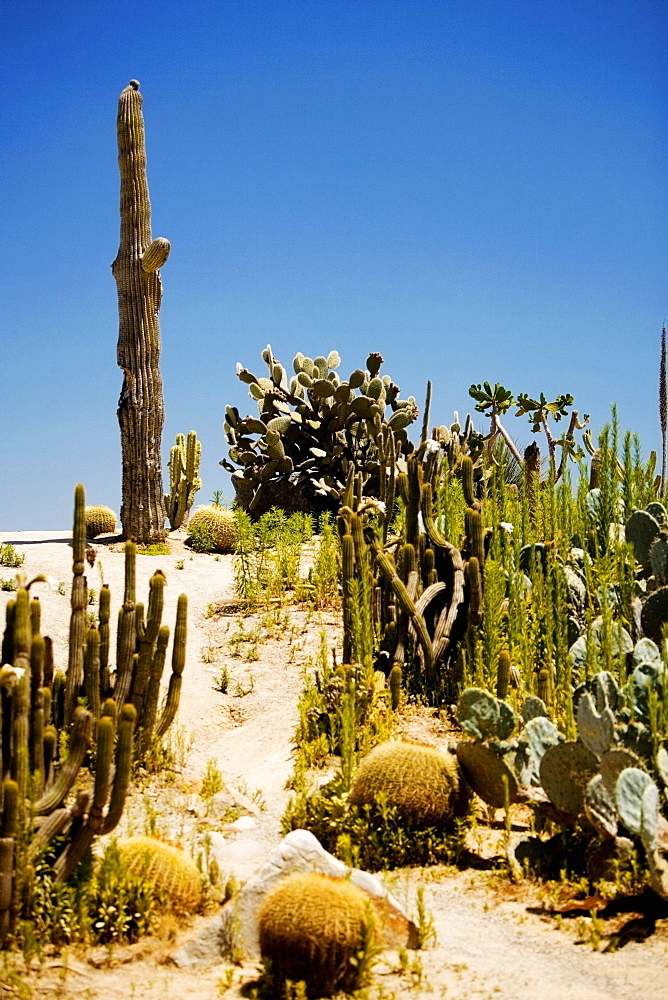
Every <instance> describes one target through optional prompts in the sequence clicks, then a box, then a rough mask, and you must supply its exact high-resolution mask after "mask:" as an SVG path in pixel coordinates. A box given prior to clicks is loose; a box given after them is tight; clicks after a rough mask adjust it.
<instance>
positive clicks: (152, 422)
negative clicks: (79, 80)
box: [112, 80, 169, 543]
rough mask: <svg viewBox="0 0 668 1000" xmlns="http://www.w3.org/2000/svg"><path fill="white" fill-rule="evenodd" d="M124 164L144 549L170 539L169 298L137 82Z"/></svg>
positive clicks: (126, 468) (124, 329) (130, 528)
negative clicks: (165, 346)
mask: <svg viewBox="0 0 668 1000" xmlns="http://www.w3.org/2000/svg"><path fill="white" fill-rule="evenodd" d="M117 132H118V164H119V169H120V176H121V206H120V207H121V235H120V246H119V249H118V254H117V256H116V260H115V261H114V263H113V264H112V273H113V275H114V278H115V280H116V285H117V288H118V313H119V330H118V364H119V366H120V368H121V369H122V371H123V388H122V390H121V396H120V399H119V403H118V421H119V425H120V431H121V447H122V461H123V479H122V503H121V524H122V528H123V536H124V537H125V538H131V539H134V540H135V541H138V542H142V543H150V542H161V541H163V540H164V538H165V527H164V523H165V505H164V497H163V487H162V462H161V457H160V442H161V437H162V428H163V423H164V402H163V393H162V377H161V374H160V326H159V323H158V313H159V311H160V300H161V298H162V284H161V282H160V272H159V270H158V268H159V266H160V265H161V264H163V263H164V262H165V260H166V259H167V254H168V253H169V243H168V242H167V240H164V239H158V240H155V241H153V240H152V237H151V204H150V201H149V193H148V182H147V179H146V145H145V138H144V119H143V115H142V96H141V94H140V93H139V84H138V83H137V81H136V80H131V81H130V85H129V86H128V87H126V88H125V90H124V91H123V92H122V94H121V96H120V99H119V102H118V119H117Z"/></svg>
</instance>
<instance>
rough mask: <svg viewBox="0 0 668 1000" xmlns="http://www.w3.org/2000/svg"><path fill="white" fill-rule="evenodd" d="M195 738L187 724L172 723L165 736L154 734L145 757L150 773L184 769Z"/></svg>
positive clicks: (145, 763) (145, 764)
mask: <svg viewBox="0 0 668 1000" xmlns="http://www.w3.org/2000/svg"><path fill="white" fill-rule="evenodd" d="M194 742H195V739H194V737H193V735H192V733H189V732H188V730H187V729H186V727H185V726H181V725H177V724H174V725H171V726H170V727H169V729H168V730H167V732H166V733H165V735H164V736H162V737H156V736H155V735H154V737H153V739H152V741H151V745H150V746H149V748H148V751H147V753H146V756H145V758H144V766H145V767H146V770H147V771H148V772H149V773H154V772H164V771H170V770H177V769H178V770H182V769H183V768H184V767H185V766H186V764H187V762H188V758H189V756H190V751H191V750H192V748H193V744H194Z"/></svg>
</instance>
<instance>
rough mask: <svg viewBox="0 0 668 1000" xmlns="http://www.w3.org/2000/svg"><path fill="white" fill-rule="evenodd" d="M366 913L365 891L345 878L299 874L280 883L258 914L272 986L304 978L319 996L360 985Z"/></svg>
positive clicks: (368, 919)
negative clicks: (269, 965) (360, 954)
mask: <svg viewBox="0 0 668 1000" xmlns="http://www.w3.org/2000/svg"><path fill="white" fill-rule="evenodd" d="M371 912H372V911H371V904H370V901H369V898H368V896H367V895H366V893H364V892H363V891H362V890H361V889H359V888H358V887H357V886H356V885H353V884H352V882H347V881H346V880H345V879H336V878H331V877H329V876H327V875H319V874H316V873H315V872H306V873H304V872H301V873H299V874H296V875H290V876H288V877H287V878H285V879H283V880H282V881H281V882H279V884H278V885H277V886H276V887H275V888H274V889H273V890H271V892H269V893H268V894H267V895H266V897H265V899H264V901H263V903H262V905H261V907H260V912H259V915H258V924H259V936H260V951H261V953H262V957H263V958H265V959H269V960H270V962H271V974H272V976H273V977H274V981H275V985H276V986H277V987H280V986H282V984H284V983H285V981H286V980H288V979H290V980H292V982H293V983H294V982H299V981H300V980H303V981H304V982H305V983H306V988H307V990H308V992H309V995H310V996H314V995H315V996H318V997H321V996H331V995H332V993H334V991H335V990H337V989H344V990H352V989H356V988H357V987H358V986H360V985H363V984H362V983H361V982H360V979H361V972H360V963H359V960H358V958H359V953H360V952H361V951H363V949H364V948H365V945H366V943H367V942H368V941H369V940H370V937H371V936H372V933H373V929H372V916H371ZM362 968H363V966H362Z"/></svg>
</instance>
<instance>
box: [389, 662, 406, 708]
mask: <svg viewBox="0 0 668 1000" xmlns="http://www.w3.org/2000/svg"><path fill="white" fill-rule="evenodd" d="M402 681H403V671H402V669H401V666H400V664H399V663H395V664H394V666H393V667H392V669H391V670H390V676H389V679H388V685H389V688H390V698H391V702H392V711H393V712H396V711H397V709H398V708H399V705H400V704H401V684H402Z"/></svg>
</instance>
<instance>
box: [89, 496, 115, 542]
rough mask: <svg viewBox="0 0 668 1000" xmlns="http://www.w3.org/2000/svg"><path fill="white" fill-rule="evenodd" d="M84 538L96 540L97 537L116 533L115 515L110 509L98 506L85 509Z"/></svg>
mask: <svg viewBox="0 0 668 1000" xmlns="http://www.w3.org/2000/svg"><path fill="white" fill-rule="evenodd" d="M84 519H85V521H86V538H97V536H98V535H112V534H113V533H114V532H115V531H116V515H115V514H114V512H113V510H112V509H111V507H102V506H100V505H99V504H97V505H93V506H92V507H86V509H85V511H84Z"/></svg>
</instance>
